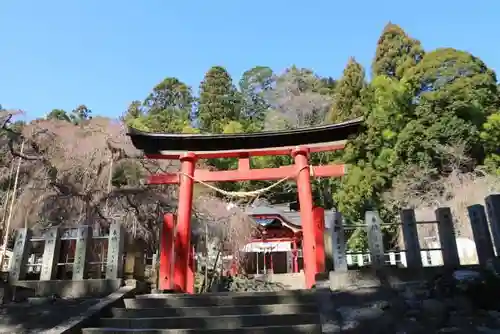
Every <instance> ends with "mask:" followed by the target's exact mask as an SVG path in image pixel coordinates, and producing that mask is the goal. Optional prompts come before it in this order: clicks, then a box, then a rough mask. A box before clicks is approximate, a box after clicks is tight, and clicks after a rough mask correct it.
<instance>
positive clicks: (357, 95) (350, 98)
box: [328, 58, 366, 123]
mask: <svg viewBox="0 0 500 334" xmlns="http://www.w3.org/2000/svg"><path fill="white" fill-rule="evenodd" d="M365 86H366V82H365V71H364V69H363V66H361V64H359V63H358V62H357V61H356V60H355V59H354V58H350V59H349V62H348V63H347V66H346V67H345V69H344V73H343V76H342V78H341V79H340V80H339V81H338V82H337V84H336V87H335V90H334V95H333V104H332V107H331V108H330V112H329V114H328V121H329V122H331V123H339V122H342V121H346V120H349V119H353V118H356V117H359V116H361V115H363V111H362V109H363V108H362V102H361V93H362V91H363V89H364V88H365Z"/></svg>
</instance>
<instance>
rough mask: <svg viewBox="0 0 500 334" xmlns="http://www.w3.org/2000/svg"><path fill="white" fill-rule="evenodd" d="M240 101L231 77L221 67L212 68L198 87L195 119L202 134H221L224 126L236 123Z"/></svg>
mask: <svg viewBox="0 0 500 334" xmlns="http://www.w3.org/2000/svg"><path fill="white" fill-rule="evenodd" d="M240 101H241V99H240V96H239V93H238V91H237V90H236V88H235V87H234V85H233V82H232V79H231V76H230V75H229V73H228V72H227V71H226V69H225V68H223V67H221V66H214V67H212V68H211V69H210V70H209V71H208V72H207V73H206V74H205V78H204V79H203V81H202V82H201V85H200V97H199V103H198V110H197V112H196V116H197V117H196V118H197V121H198V124H199V128H200V130H201V131H203V132H210V133H221V132H222V131H223V129H224V127H225V125H226V124H228V123H229V122H231V121H238V120H239V116H240V109H241V102H240Z"/></svg>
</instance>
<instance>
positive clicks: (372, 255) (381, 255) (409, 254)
mask: <svg viewBox="0 0 500 334" xmlns="http://www.w3.org/2000/svg"><path fill="white" fill-rule="evenodd" d="M485 203H486V207H485V206H483V205H481V204H475V205H472V206H469V207H468V208H467V210H468V215H469V221H470V224H471V229H472V234H473V238H474V243H475V247H476V252H477V259H478V262H479V264H480V265H485V264H486V263H487V261H488V260H489V259H491V258H493V257H495V249H496V251H497V253H498V252H500V194H493V195H490V196H488V197H486V199H485ZM434 213H435V220H432V221H425V222H418V221H417V220H416V217H415V211H414V210H411V209H405V210H402V211H401V214H400V222H399V223H397V224H390V225H399V226H400V227H401V231H402V237H403V241H404V249H403V250H402V251H400V252H399V253H398V252H389V253H387V251H386V250H385V249H384V242H383V231H382V227H383V226H384V225H389V224H384V223H383V222H382V221H381V219H380V216H379V214H378V213H377V212H375V211H368V212H366V214H365V224H364V225H360V226H352V225H349V226H344V223H343V220H342V217H341V215H340V214H337V215H336V216H335V218H334V222H333V228H332V229H331V237H332V240H331V242H332V256H333V265H334V268H335V270H347V268H348V266H352V265H355V264H357V265H358V266H364V265H367V264H368V263H369V264H370V265H371V266H374V267H381V266H384V265H386V264H388V263H389V264H392V265H397V264H399V263H400V264H401V265H402V266H404V267H408V268H421V267H424V266H433V265H441V264H442V265H444V266H448V267H456V266H459V265H460V257H459V251H458V247H457V237H456V233H455V228H454V222H453V216H452V213H451V209H450V208H447V207H442V208H438V209H436V210H435V212H434ZM421 224H435V225H436V227H437V232H438V233H437V234H438V238H439V242H440V248H422V247H421V246H420V242H419V235H418V231H417V225H421ZM353 227H358V228H359V227H363V228H365V229H366V233H367V237H368V246H369V250H368V253H367V254H365V255H363V254H348V253H347V252H346V243H345V229H348V228H353ZM490 231H491V233H490ZM436 253H440V254H437V255H440V256H438V257H439V258H440V261H438V262H441V259H442V262H441V263H432V262H433V261H435V259H436V258H438V257H437V256H436ZM398 259H399V260H398Z"/></svg>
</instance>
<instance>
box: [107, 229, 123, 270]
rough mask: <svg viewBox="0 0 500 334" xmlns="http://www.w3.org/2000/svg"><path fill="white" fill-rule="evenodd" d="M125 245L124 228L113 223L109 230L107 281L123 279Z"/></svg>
mask: <svg viewBox="0 0 500 334" xmlns="http://www.w3.org/2000/svg"><path fill="white" fill-rule="evenodd" d="M124 244H125V231H124V229H123V226H122V225H121V224H120V223H112V224H111V226H110V228H109V238H108V256H107V262H106V279H117V278H122V275H123V248H124Z"/></svg>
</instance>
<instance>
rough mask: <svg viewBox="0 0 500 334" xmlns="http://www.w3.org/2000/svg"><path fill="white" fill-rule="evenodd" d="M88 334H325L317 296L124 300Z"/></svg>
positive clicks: (239, 295)
mask: <svg viewBox="0 0 500 334" xmlns="http://www.w3.org/2000/svg"><path fill="white" fill-rule="evenodd" d="M82 332H83V333H84V334H111V333H116V334H118V333H141V334H197V333H199V334H215V333H221V334H222V333H235V334H267V333H269V334H271V333H272V334H295V333H296V334H299V333H303V334H316V333H317V334H320V333H321V324H320V316H319V310H318V306H317V302H316V293H315V292H314V291H308V290H287V291H279V292H241V293H207V294H200V295H184V294H149V295H137V296H136V297H135V298H130V299H125V300H124V307H122V308H114V309H112V310H111V314H110V316H109V317H104V318H101V319H100V320H99V323H98V327H96V328H84V329H83V330H82Z"/></svg>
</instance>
